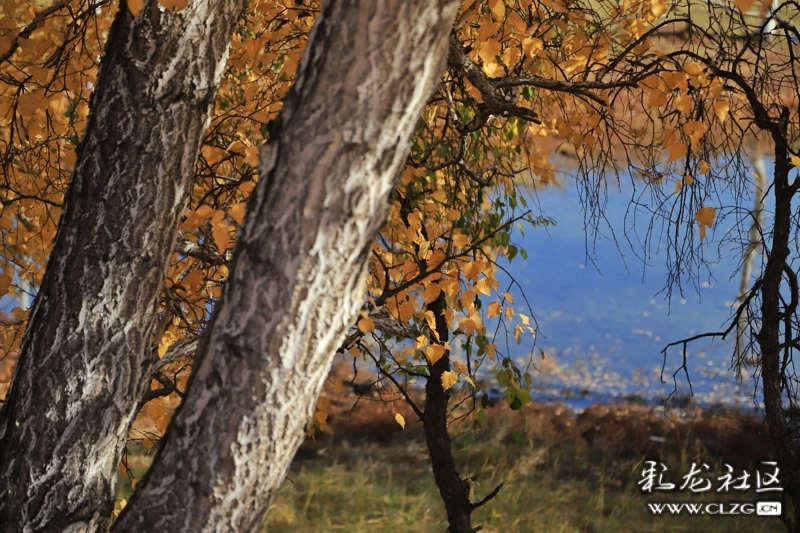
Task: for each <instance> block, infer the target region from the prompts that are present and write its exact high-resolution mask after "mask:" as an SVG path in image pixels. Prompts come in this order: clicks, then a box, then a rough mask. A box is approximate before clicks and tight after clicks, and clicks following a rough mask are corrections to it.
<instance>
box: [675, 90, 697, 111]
mask: <svg viewBox="0 0 800 533" xmlns="http://www.w3.org/2000/svg"><path fill="white" fill-rule="evenodd" d="M675 109H677V110H678V111H680V112H681V113H683V114H684V115H688V114H690V113H691V112H692V109H694V100H692V97H691V96H689V95H688V94H683V95H681V96H678V97H677V98H675Z"/></svg>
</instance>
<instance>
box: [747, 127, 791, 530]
mask: <svg viewBox="0 0 800 533" xmlns="http://www.w3.org/2000/svg"><path fill="white" fill-rule="evenodd" d="M762 127H763V126H762ZM770 130H771V133H772V137H773V140H774V141H775V175H774V183H773V189H774V195H775V223H774V229H773V233H772V243H771V248H770V251H769V257H768V259H767V265H766V268H765V269H764V276H763V278H762V288H761V330H760V331H759V333H758V337H757V340H758V343H759V346H760V348H761V376H762V380H763V390H764V408H765V411H766V417H767V422H768V424H769V433H770V439H771V440H772V443H773V445H774V447H775V452H776V455H777V458H778V464H779V467H780V472H781V481H782V482H783V486H784V488H785V489H786V490H787V491H788V495H789V497H790V498H791V500H792V502H793V504H794V520H793V521H792V520H790V519H789V517H786V518H785V521H786V525H787V528H788V529H789V531H795V532H798V533H800V463H799V462H798V453H797V448H796V447H795V436H793V435H792V434H791V430H790V428H789V425H788V424H787V422H786V418H785V410H784V399H783V389H784V379H785V372H786V370H785V368H786V367H785V366H784V357H782V355H784V353H785V351H787V350H791V349H792V347H791V346H789V343H790V341H791V340H792V339H793V334H792V331H791V324H790V321H784V318H786V317H787V316H791V315H792V314H794V312H795V309H793V308H784V309H783V312H782V311H781V309H782V307H783V306H782V305H781V294H780V287H781V283H782V279H783V277H784V274H787V269H789V268H790V267H789V266H788V257H789V240H790V236H791V227H792V226H791V224H792V220H791V219H792V216H793V213H792V196H793V195H794V193H795V185H794V184H791V185H790V184H789V169H790V167H789V153H788V147H787V144H786V119H785V118H784V117H783V116H782V117H781V119H780V121H779V122H778V123H777V124H772V127H771V128H770ZM788 274H789V275H790V276H793V275H794V274H792V273H788ZM791 291H792V293H793V294H792V297H791V299H792V301H793V302H794V306H795V307H796V305H797V297H798V294H797V287H796V286H794V287H793V288H792V289H791ZM782 325H784V327H785V326H786V325H789V328H788V329H786V330H784V332H783V333H784V335H785V337H786V344H783V343H782V342H781V326H782ZM788 355H790V354H789V353H786V356H788Z"/></svg>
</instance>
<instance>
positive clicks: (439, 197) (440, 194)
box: [431, 189, 447, 204]
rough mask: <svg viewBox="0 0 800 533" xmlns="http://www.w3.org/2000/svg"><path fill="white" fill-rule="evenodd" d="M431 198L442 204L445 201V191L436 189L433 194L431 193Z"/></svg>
mask: <svg viewBox="0 0 800 533" xmlns="http://www.w3.org/2000/svg"><path fill="white" fill-rule="evenodd" d="M431 198H433V199H434V200H436V201H437V202H439V203H440V204H443V203H445V202H447V193H445V192H444V191H443V190H441V189H439V190H438V191H435V192H434V193H433V194H431Z"/></svg>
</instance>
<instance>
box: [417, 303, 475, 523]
mask: <svg viewBox="0 0 800 533" xmlns="http://www.w3.org/2000/svg"><path fill="white" fill-rule="evenodd" d="M445 304H446V302H445V296H444V293H441V294H439V297H438V298H437V299H436V300H434V301H433V302H431V303H430V305H429V306H428V309H429V310H430V311H433V316H434V317H435V319H436V333H437V335H438V336H439V341H438V342H439V343H442V344H443V343H445V342H447V341H448V338H449V329H448V327H447V319H446V318H445V316H444V309H445ZM431 342H432V343H433V342H435V341H434V339H431ZM448 370H450V354H449V353H448V352H447V351H446V352H445V354H444V355H443V356H442V357H441V359H439V360H438V361H436V363H434V364H433V365H430V375H429V377H428V381H427V383H426V384H425V419H424V420H423V427H424V429H425V442H426V444H427V445H428V453H430V456H431V469H432V470H433V477H434V479H435V480H436V486H437V487H438V488H439V494H440V495H441V496H442V501H443V502H444V507H445V510H446V511H447V522H448V528H447V532H448V533H471V532H472V504H471V503H470V499H469V492H470V487H469V483H468V482H467V481H466V480H465V479H463V478H462V477H461V475H460V474H459V473H458V470H457V469H456V462H455V458H454V457H453V446H452V442H451V441H450V435H449V433H448V432H447V404H448V402H449V400H450V396H449V395H448V394H447V391H445V390H444V387H443V386H442V374H444V373H445V372H447V371H448Z"/></svg>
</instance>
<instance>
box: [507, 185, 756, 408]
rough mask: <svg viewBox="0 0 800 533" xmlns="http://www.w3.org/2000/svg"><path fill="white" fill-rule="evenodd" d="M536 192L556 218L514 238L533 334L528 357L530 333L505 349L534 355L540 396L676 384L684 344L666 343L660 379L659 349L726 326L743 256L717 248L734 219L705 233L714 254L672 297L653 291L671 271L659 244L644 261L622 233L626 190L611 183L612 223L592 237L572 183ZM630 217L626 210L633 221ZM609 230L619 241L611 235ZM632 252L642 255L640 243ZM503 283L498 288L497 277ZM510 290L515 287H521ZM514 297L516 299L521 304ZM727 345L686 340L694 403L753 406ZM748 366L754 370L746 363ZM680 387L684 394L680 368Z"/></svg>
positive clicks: (661, 392)
mask: <svg viewBox="0 0 800 533" xmlns="http://www.w3.org/2000/svg"><path fill="white" fill-rule="evenodd" d="M538 196H539V200H540V204H541V207H542V209H543V210H544V214H545V215H546V216H549V217H551V218H553V219H555V220H556V222H557V226H556V227H551V228H548V229H545V228H535V229H526V231H525V234H524V236H523V235H520V234H517V236H516V239H515V243H516V244H518V245H519V246H521V247H522V248H525V249H526V250H527V252H528V258H527V260H523V259H522V258H521V257H519V256H518V257H517V258H516V259H515V260H514V261H513V262H512V263H511V264H510V265H507V268H508V269H509V271H510V272H511V273H512V274H513V276H514V277H515V278H516V280H517V281H518V282H519V283H520V285H521V286H522V289H523V290H524V292H525V294H526V295H527V297H528V300H529V302H530V304H531V306H532V308H533V312H534V313H535V317H536V320H537V322H538V325H539V334H538V338H537V339H536V349H535V352H534V354H533V355H532V356H531V350H532V348H533V339H529V340H528V341H527V342H523V344H522V345H521V346H519V347H517V346H513V347H512V348H511V351H510V353H512V354H513V355H514V356H515V358H516V359H518V361H519V362H522V363H523V364H524V363H525V362H527V361H528V360H530V359H531V358H532V362H533V364H535V366H536V368H537V370H538V371H534V372H532V374H533V376H534V381H535V385H534V387H535V388H536V389H537V390H538V391H540V392H541V393H542V394H556V395H557V394H562V393H563V390H564V389H568V390H569V391H571V393H572V394H575V395H577V396H578V397H587V398H592V399H597V398H598V397H600V398H601V399H603V398H617V397H623V396H628V395H636V396H639V397H643V398H646V399H648V400H650V401H661V400H663V398H665V397H666V396H667V395H668V394H669V393H670V392H671V391H672V390H673V388H674V386H675V385H674V384H673V382H672V373H673V372H674V371H675V370H676V369H677V368H678V367H679V366H680V365H681V362H682V355H681V348H680V347H675V348H671V349H670V351H669V352H668V356H667V360H666V369H665V372H664V380H665V381H667V383H666V384H665V383H662V381H661V379H660V376H661V366H662V363H663V362H664V360H663V356H662V354H661V350H662V349H663V348H664V347H665V346H666V344H668V343H669V342H673V341H678V340H681V339H683V338H685V337H688V336H692V335H695V334H699V333H704V332H711V331H719V330H721V329H725V327H726V326H727V324H728V323H729V321H730V320H731V316H732V310H731V307H730V306H731V304H732V302H733V301H734V300H735V298H736V292H737V290H738V285H739V280H738V274H737V272H736V270H737V267H738V261H739V257H737V252H736V250H735V249H734V248H733V247H730V246H729V247H728V248H727V249H723V250H719V251H718V250H717V247H716V246H715V241H718V240H719V239H720V238H721V237H722V236H723V235H724V232H725V231H727V230H728V229H730V227H731V225H732V223H733V221H732V220H731V221H726V220H722V221H720V222H719V224H717V226H716V227H715V228H714V232H713V233H710V234H709V237H710V238H708V239H706V243H705V244H704V247H706V250H708V251H709V252H711V253H708V254H707V255H706V259H707V260H708V261H709V264H708V268H707V269H706V270H704V271H703V272H702V273H700V274H699V276H700V277H699V282H698V284H697V285H698V287H697V288H695V287H693V286H689V287H686V288H684V291H683V293H682V294H680V293H678V292H673V295H672V298H671V300H670V299H668V298H667V296H666V293H662V294H658V293H659V291H661V289H663V288H664V284H665V281H666V279H667V264H666V253H665V250H664V247H663V246H662V247H661V250H658V249H655V248H651V250H652V254H651V256H650V259H649V260H648V266H647V267H646V268H645V267H644V266H643V263H642V261H641V260H640V259H639V258H637V257H636V255H634V250H635V249H632V248H631V245H630V244H628V243H627V242H625V240H624V239H623V238H622V237H621V236H622V235H623V234H624V232H623V229H624V228H625V222H624V220H625V213H626V210H627V209H629V200H630V195H629V194H627V193H626V192H625V191H624V190H623V191H622V192H617V193H614V192H611V191H609V199H608V205H607V208H606V210H605V212H606V215H607V219H608V222H609V224H610V229H607V230H606V231H602V230H601V235H599V236H598V238H597V239H596V240H593V239H592V237H591V236H589V237H588V238H587V235H586V232H585V231H584V218H583V214H582V213H581V211H580V209H579V205H580V204H579V201H578V197H577V193H576V192H575V188H574V187H568V188H567V190H545V191H542V192H540V193H539V195H538ZM731 204H732V200H731ZM747 204H748V205H749V202H747ZM720 207H722V206H720ZM767 216H768V218H769V214H768V215H767ZM636 218H637V221H636V226H635V227H636V228H637V229H638V230H640V232H641V231H643V229H646V225H647V224H648V222H649V215H646V214H642V216H637V217H636ZM630 220H631V217H630V216H629V217H628V223H627V224H628V228H629V229H630V228H631V223H630ZM611 230H613V232H614V234H615V235H617V239H618V245H617V244H615V242H614V241H613V240H612V239H610V238H609V235H611ZM636 251H637V252H638V253H639V255H641V250H636ZM719 256H721V257H719ZM506 281H507V280H506ZM500 284H501V287H503V286H504V280H503V279H502V278H501V281H500ZM511 292H512V293H515V296H519V293H520V291H519V289H514V290H512V291H511ZM520 301H521V299H520V298H515V302H517V304H518V303H519V302H520ZM510 342H511V343H512V344H513V342H514V341H513V340H511V341H510ZM501 344H503V343H502V341H500V342H499V343H498V345H501ZM539 348H542V349H543V351H544V354H545V355H546V357H545V358H544V359H542V357H541V354H540V351H539ZM733 350H734V338H733V335H732V336H730V337H729V338H728V339H726V340H724V341H723V340H719V339H716V340H711V339H702V340H699V341H697V342H694V343H692V344H689V346H688V349H687V366H688V370H689V377H690V378H691V384H692V387H693V390H694V395H695V396H694V401H696V402H699V403H701V404H717V403H719V404H727V405H740V406H743V407H752V405H753V402H752V398H751V396H752V392H753V380H752V379H745V380H744V382H743V383H739V382H737V380H736V379H735V376H734V371H733V370H732V369H731V366H732V365H731V356H732V354H733ZM745 371H747V372H750V373H752V369H745ZM677 393H678V394H679V395H686V394H688V393H689V386H688V383H687V379H686V376H685V375H683V374H682V373H681V374H679V375H678V379H677Z"/></svg>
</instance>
